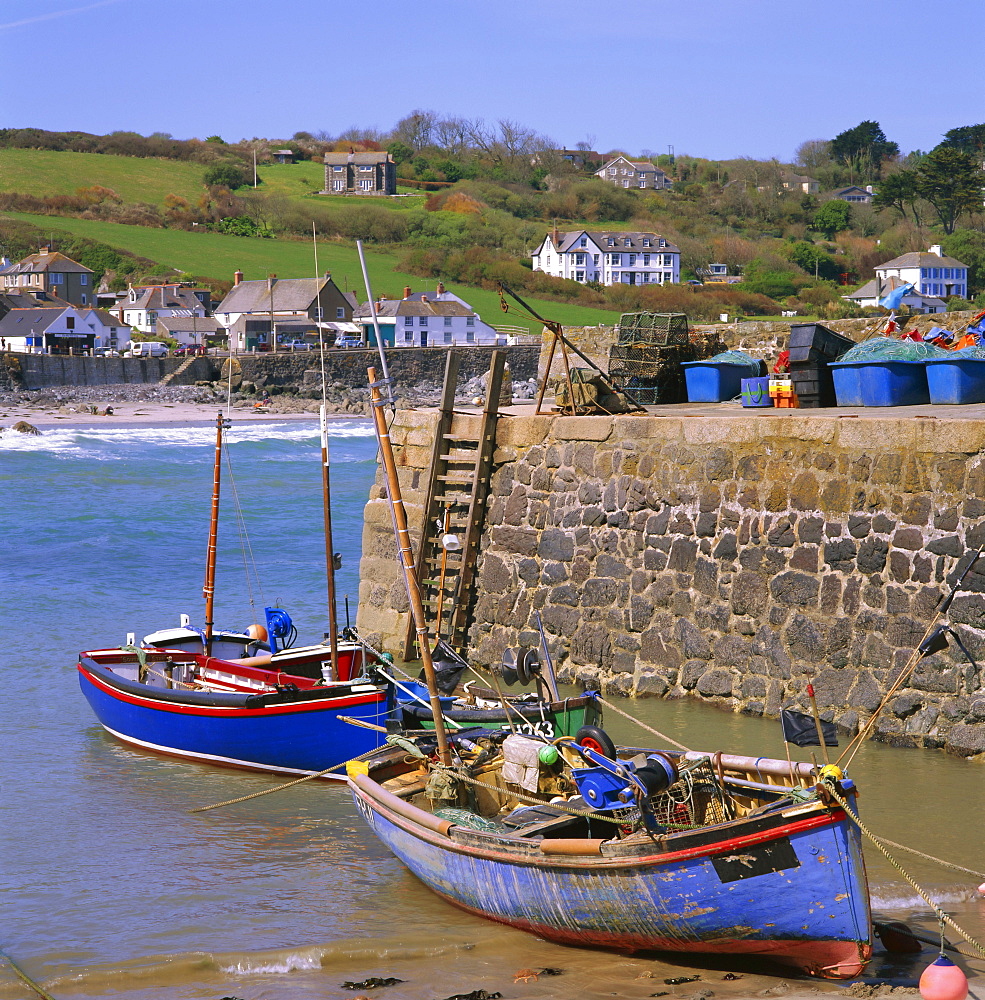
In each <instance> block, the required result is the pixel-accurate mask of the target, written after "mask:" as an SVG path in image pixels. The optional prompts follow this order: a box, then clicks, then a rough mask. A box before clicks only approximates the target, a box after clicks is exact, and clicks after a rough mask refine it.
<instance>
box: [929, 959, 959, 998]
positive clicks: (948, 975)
mask: <svg viewBox="0 0 985 1000" xmlns="http://www.w3.org/2000/svg"><path fill="white" fill-rule="evenodd" d="M967 995H968V977H967V976H966V975H965V974H964V973H963V972H962V971H961V970H960V969H959V968H958V967H957V966H956V965H955V964H954V963H953V962H952V961H951V960H950V959H949V958H947V957H946V956H945V955H941V956H940V958H938V959H937V961H936V962H934V963H933V964H932V965H928V966H927V968H926V969H924V970H923V975H922V976H921V977H920V996H922V997H923V1000H965V997H966V996H967Z"/></svg>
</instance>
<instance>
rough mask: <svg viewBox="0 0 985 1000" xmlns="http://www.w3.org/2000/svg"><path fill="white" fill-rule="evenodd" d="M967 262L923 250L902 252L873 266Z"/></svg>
mask: <svg viewBox="0 0 985 1000" xmlns="http://www.w3.org/2000/svg"><path fill="white" fill-rule="evenodd" d="M967 266H968V265H967V264H962V263H961V261H960V260H955V258H954V257H938V256H937V254H935V253H930V252H928V251H926V250H923V251H911V252H910V253H905V254H902V255H901V256H899V257H894V258H893V259H892V260H887V261H886V263H885V264H877V265H876V266H875V270H876V271H881V270H883V269H884V268H887V267H967Z"/></svg>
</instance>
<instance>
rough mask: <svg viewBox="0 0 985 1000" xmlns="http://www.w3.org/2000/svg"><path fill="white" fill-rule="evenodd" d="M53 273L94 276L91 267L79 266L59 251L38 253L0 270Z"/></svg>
mask: <svg viewBox="0 0 985 1000" xmlns="http://www.w3.org/2000/svg"><path fill="white" fill-rule="evenodd" d="M43 271H53V272H55V273H56V274H93V273H94V272H93V270H92V268H90V267H86V266H85V265H84V264H79V263H77V262H76V261H74V260H72V258H71V257H66V256H65V254H63V253H58V251H47V250H46V251H38V253H32V254H29V255H28V256H27V257H24V258H22V259H21V260H19V261H17V263H16V264H11V265H10V266H9V267H5V268H3V269H2V270H0V274H39V273H41V272H43Z"/></svg>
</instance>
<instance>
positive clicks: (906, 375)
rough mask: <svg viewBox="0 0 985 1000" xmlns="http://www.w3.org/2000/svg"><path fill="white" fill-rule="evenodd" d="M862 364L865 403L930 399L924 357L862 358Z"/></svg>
mask: <svg viewBox="0 0 985 1000" xmlns="http://www.w3.org/2000/svg"><path fill="white" fill-rule="evenodd" d="M859 368H860V369H861V371H860V373H859V375H860V381H861V383H862V405H863V406H916V405H918V404H920V403H929V402H930V389H928V387H927V365H926V363H925V362H924V360H923V358H921V359H920V360H919V361H886V360H883V361H867V362H864V363H863V362H860V363H859Z"/></svg>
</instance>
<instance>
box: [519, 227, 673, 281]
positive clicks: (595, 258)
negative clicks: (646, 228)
mask: <svg viewBox="0 0 985 1000" xmlns="http://www.w3.org/2000/svg"><path fill="white" fill-rule="evenodd" d="M533 269H534V270H535V271H543V272H544V273H545V274H550V275H553V277H555V278H568V279H570V280H571V281H578V282H581V283H582V284H585V283H587V282H589V281H597V282H599V283H600V284H603V285H618V284H625V285H652V284H659V285H672V284H677V283H678V282H679V281H680V280H681V251H680V250H679V249H678V248H677V247H676V246H674V244H673V243H668V242H667V240H665V239H664V238H663V237H662V236H660V235H658V234H657V233H615V232H596V233H590V232H588V231H587V230H585V229H577V230H573V231H571V232H567V233H559V232H558V231H557V230H555V231H554V232H553V233H548V234H547V236H545V237H544V241H543V243H541V245H540V246H539V247H538V248H537V249H536V250H535V251H534V252H533Z"/></svg>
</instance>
